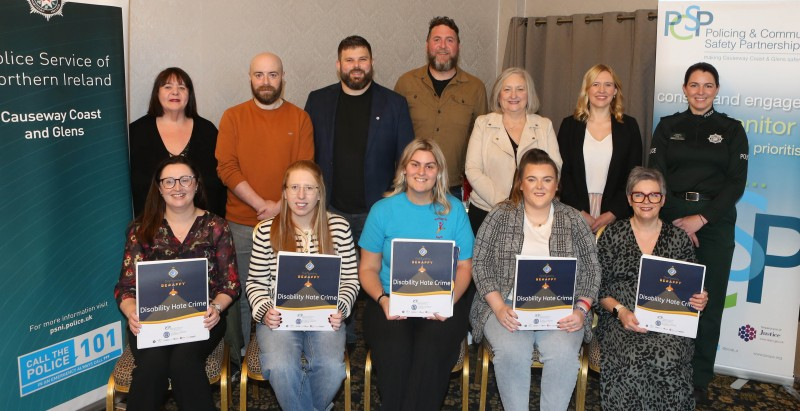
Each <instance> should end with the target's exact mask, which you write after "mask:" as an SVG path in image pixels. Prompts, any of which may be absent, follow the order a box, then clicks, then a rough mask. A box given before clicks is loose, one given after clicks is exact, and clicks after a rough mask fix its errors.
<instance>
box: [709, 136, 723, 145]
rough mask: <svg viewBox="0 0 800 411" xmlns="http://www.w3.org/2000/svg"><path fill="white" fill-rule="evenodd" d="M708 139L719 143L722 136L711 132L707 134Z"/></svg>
mask: <svg viewBox="0 0 800 411" xmlns="http://www.w3.org/2000/svg"><path fill="white" fill-rule="evenodd" d="M708 141H709V142H711V143H714V144H719V143H721V142H722V136H721V135H719V134H712V135H710V136H708Z"/></svg>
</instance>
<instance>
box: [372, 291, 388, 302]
mask: <svg viewBox="0 0 800 411" xmlns="http://www.w3.org/2000/svg"><path fill="white" fill-rule="evenodd" d="M383 297H387V298H388V297H389V294H386V291H383V292H382V293H381V295H379V296H378V298H377V299H376V300H375V302H376V303H378V305H380V304H381V298H383Z"/></svg>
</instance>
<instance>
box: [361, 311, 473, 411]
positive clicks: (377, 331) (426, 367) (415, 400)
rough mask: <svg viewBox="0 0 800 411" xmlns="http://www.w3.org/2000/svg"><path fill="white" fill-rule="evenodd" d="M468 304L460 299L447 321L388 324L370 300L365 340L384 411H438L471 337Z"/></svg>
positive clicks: (366, 314) (396, 322)
mask: <svg viewBox="0 0 800 411" xmlns="http://www.w3.org/2000/svg"><path fill="white" fill-rule="evenodd" d="M469 306H470V304H469V302H468V300H466V299H465V298H461V299H460V300H459V301H458V302H457V303H456V304H455V305H454V306H453V316H452V317H450V318H448V319H447V320H445V321H437V320H427V319H424V318H409V319H406V320H397V321H389V320H387V319H386V315H384V313H383V309H382V308H381V307H380V306H379V305H378V304H377V303H376V302H375V301H373V300H372V299H368V300H367V304H366V307H365V309H364V338H365V340H366V342H367V345H369V348H370V349H371V350H372V353H371V356H372V362H373V364H374V365H375V374H376V375H377V378H378V384H377V385H378V391H379V393H380V397H381V410H382V411H387V410H416V411H428V410H431V411H433V410H440V409H441V408H442V403H443V402H444V398H445V396H446V395H447V388H448V386H449V384H450V371H451V370H452V369H453V366H454V365H455V363H456V361H457V360H458V354H459V344H460V343H461V341H463V340H464V338H465V337H466V335H467V323H468V321H469V319H468V314H469Z"/></svg>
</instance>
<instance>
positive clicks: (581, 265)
mask: <svg viewBox="0 0 800 411" xmlns="http://www.w3.org/2000/svg"><path fill="white" fill-rule="evenodd" d="M557 188H558V167H557V166H556V163H555V162H554V161H553V159H551V158H550V156H549V155H548V154H547V153H546V152H544V151H542V150H539V149H531V150H529V151H528V152H526V153H525V154H524V155H523V156H522V158H521V159H520V163H519V166H518V168H517V176H516V178H515V180H514V185H513V187H512V189H511V197H510V199H509V200H507V201H504V202H502V203H500V204H498V205H497V206H495V207H494V208H493V209H492V211H490V212H489V215H488V216H486V220H484V222H483V225H482V226H481V228H480V230H478V236H477V237H476V238H475V251H474V252H475V264H474V266H473V277H474V278H475V286H476V288H477V289H478V293H477V294H476V295H475V302H474V303H473V304H472V311H471V312H470V321H471V322H472V333H473V337H474V339H475V341H477V342H480V341H481V340H482V339H483V338H484V336H485V337H486V339H487V340H488V341H489V343H490V345H491V347H492V350H493V353H494V360H493V361H494V370H495V375H496V377H497V388H498V390H499V391H500V399H501V400H502V402H503V407H504V408H505V409H506V410H509V411H510V410H514V411H516V410H528V409H529V406H528V403H529V401H530V397H529V393H530V385H531V384H530V383H531V369H530V367H531V361H532V358H533V349H534V344H535V345H536V347H537V348H538V349H539V352H540V353H541V357H540V359H541V361H542V363H543V364H544V369H543V370H542V382H541V393H542V394H541V398H540V403H539V404H540V408H541V409H543V410H566V409H567V406H568V405H569V400H570V398H571V396H572V391H573V390H574V388H575V382H576V380H577V376H578V367H579V362H578V351H579V350H580V347H581V343H582V342H583V341H584V340H585V341H588V340H589V339H590V338H591V326H592V319H591V315H589V311H590V309H591V305H592V301H593V300H594V299H595V297H596V295H597V290H598V287H599V286H600V265H599V264H598V262H597V254H596V250H595V240H594V235H592V232H591V230H589V226H588V225H587V224H586V221H585V220H584V219H583V217H581V214H580V213H579V212H578V211H577V210H575V209H574V208H572V207H570V206H567V205H564V204H562V203H560V202H559V201H557V200H556V199H555V195H556V190H557ZM518 255H524V256H541V257H572V258H576V259H577V270H576V275H575V292H574V298H573V301H574V304H573V305H572V308H573V309H572V311H571V314H569V315H567V316H566V317H564V318H561V319H560V320H558V323H557V326H558V329H555V330H521V329H519V327H520V326H521V325H522V323H520V322H519V321H518V317H519V316H518V314H517V313H516V312H515V311H514V310H513V309H512V297H513V293H514V280H515V271H516V260H515V257H516V256H518Z"/></svg>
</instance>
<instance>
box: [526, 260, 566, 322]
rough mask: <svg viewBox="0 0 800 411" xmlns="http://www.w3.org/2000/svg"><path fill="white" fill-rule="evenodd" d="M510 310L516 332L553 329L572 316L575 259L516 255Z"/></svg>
mask: <svg viewBox="0 0 800 411" xmlns="http://www.w3.org/2000/svg"><path fill="white" fill-rule="evenodd" d="M516 259H517V269H516V272H515V274H514V292H513V295H512V308H513V309H514V311H515V312H516V313H517V315H518V316H519V318H517V320H518V321H519V322H520V323H522V325H520V327H519V329H520V330H557V329H558V321H559V320H560V319H562V318H564V317H566V316H568V315H570V314H572V307H573V302H574V295H575V274H576V271H577V265H578V260H577V259H575V258H563V257H536V256H525V255H518V256H516Z"/></svg>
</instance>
